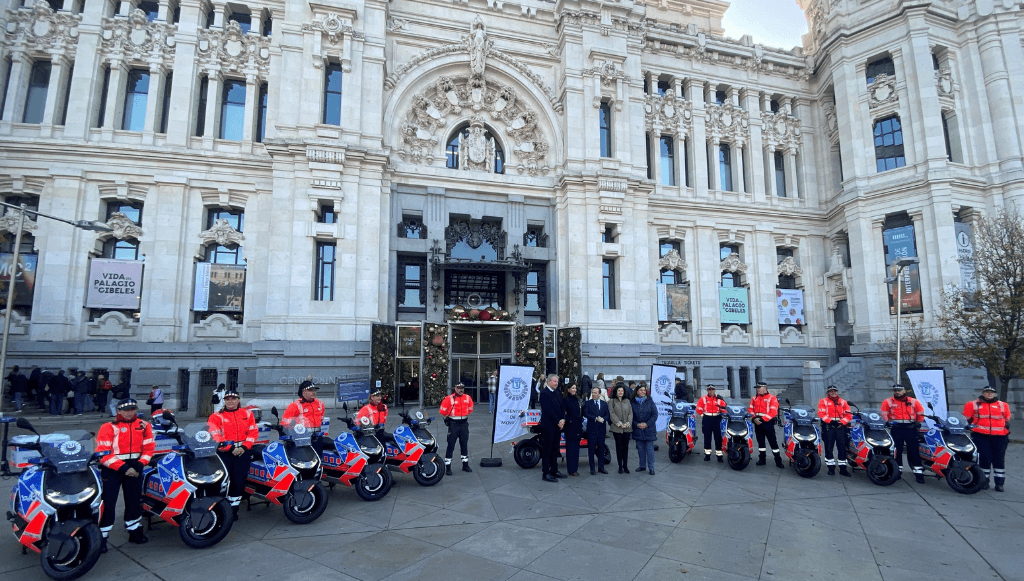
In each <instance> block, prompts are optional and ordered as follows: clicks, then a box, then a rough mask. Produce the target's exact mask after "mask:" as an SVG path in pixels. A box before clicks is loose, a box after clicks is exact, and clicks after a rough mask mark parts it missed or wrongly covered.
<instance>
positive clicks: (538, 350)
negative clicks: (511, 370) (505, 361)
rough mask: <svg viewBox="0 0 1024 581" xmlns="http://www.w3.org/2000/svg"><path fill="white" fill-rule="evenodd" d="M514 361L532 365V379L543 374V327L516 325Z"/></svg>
mask: <svg viewBox="0 0 1024 581" xmlns="http://www.w3.org/2000/svg"><path fill="white" fill-rule="evenodd" d="M516 361H517V362H519V363H522V364H523V365H532V366H533V379H534V381H536V380H537V379H538V378H539V377H541V376H543V375H544V327H543V326H542V325H516Z"/></svg>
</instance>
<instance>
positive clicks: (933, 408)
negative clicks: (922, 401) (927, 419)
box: [928, 402, 935, 411]
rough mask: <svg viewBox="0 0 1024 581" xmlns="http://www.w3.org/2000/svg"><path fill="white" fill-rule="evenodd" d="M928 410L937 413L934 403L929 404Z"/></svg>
mask: <svg viewBox="0 0 1024 581" xmlns="http://www.w3.org/2000/svg"><path fill="white" fill-rule="evenodd" d="M928 409H930V410H932V411H935V406H933V405H932V402H928Z"/></svg>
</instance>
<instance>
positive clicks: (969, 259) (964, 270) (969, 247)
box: [953, 222, 978, 292]
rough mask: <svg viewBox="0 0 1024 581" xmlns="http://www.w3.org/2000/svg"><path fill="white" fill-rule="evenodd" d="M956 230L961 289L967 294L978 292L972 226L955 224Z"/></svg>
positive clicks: (960, 223) (961, 223)
mask: <svg viewBox="0 0 1024 581" xmlns="http://www.w3.org/2000/svg"><path fill="white" fill-rule="evenodd" d="M953 227H954V228H956V255H957V258H958V259H959V261H960V288H962V289H963V290H965V291H967V292H974V291H976V290H978V281H977V280H976V279H975V277H974V242H973V241H972V240H971V225H970V224H966V223H964V222H954V223H953Z"/></svg>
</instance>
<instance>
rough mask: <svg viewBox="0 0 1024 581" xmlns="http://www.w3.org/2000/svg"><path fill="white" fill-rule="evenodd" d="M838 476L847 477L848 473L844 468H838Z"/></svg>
mask: <svg viewBox="0 0 1024 581" xmlns="http://www.w3.org/2000/svg"><path fill="white" fill-rule="evenodd" d="M839 475H840V476H849V475H850V471H849V470H847V469H846V466H840V467H839Z"/></svg>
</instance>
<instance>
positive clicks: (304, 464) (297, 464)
mask: <svg viewBox="0 0 1024 581" xmlns="http://www.w3.org/2000/svg"><path fill="white" fill-rule="evenodd" d="M288 461H289V462H290V463H291V465H292V468H295V469H296V470H309V469H310V468H315V467H316V465H317V462H319V460H317V459H316V458H313V459H312V460H306V461H302V460H291V459H289V460H288Z"/></svg>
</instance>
